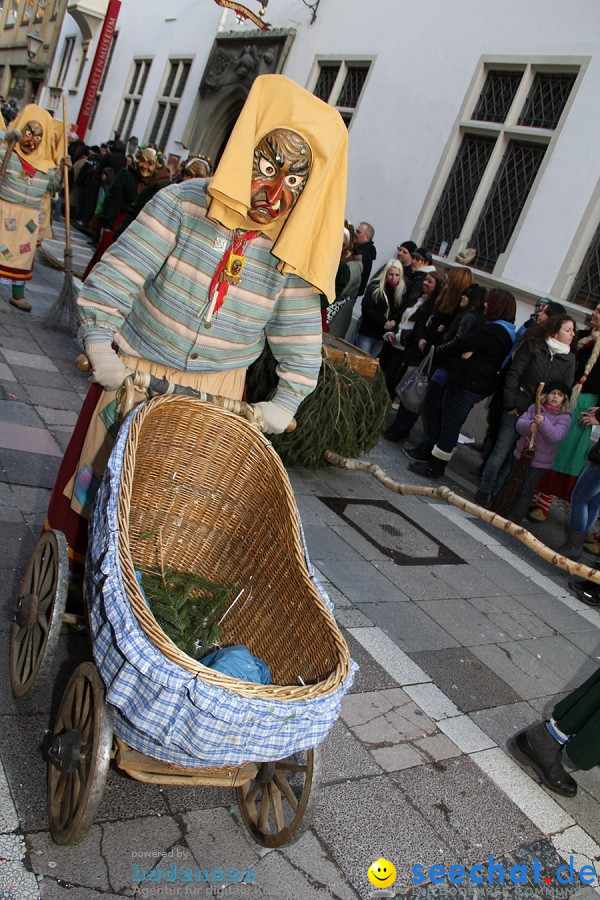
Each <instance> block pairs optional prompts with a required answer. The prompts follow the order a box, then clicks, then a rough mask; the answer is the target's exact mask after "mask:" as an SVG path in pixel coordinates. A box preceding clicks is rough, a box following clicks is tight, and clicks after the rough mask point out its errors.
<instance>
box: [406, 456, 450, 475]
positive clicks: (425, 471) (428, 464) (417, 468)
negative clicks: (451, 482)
mask: <svg viewBox="0 0 600 900" xmlns="http://www.w3.org/2000/svg"><path fill="white" fill-rule="evenodd" d="M408 468H409V471H410V472H414V473H415V475H424V476H425V478H441V477H442V475H443V474H444V469H445V468H446V466H445V464H444V465H443V467H440V466H437V465H436V464H435V463H434V462H433V461H432V460H426V461H425V462H413V463H411V464H410V466H409V467H408Z"/></svg>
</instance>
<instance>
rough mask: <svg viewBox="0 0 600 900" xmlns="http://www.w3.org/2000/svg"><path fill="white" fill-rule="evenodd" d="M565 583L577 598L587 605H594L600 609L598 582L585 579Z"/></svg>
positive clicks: (599, 587)
mask: <svg viewBox="0 0 600 900" xmlns="http://www.w3.org/2000/svg"><path fill="white" fill-rule="evenodd" d="M567 584H568V585H569V588H570V590H572V591H573V593H574V594H575V596H576V597H577V599H578V600H581V602H582V603H585V604H586V605H587V606H595V607H597V608H598V609H600V584H595V583H594V582H593V581H585V580H582V581H569V582H567Z"/></svg>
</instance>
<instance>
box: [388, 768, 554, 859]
mask: <svg viewBox="0 0 600 900" xmlns="http://www.w3.org/2000/svg"><path fill="white" fill-rule="evenodd" d="M391 778H392V780H393V781H394V783H395V784H397V785H398V787H399V788H400V789H401V790H402V792H403V793H404V794H405V795H406V797H407V799H408V800H409V802H410V803H411V804H412V805H414V806H415V808H417V809H419V810H420V811H421V813H422V815H423V817H424V818H425V819H426V820H427V821H428V823H429V825H430V826H431V828H432V829H433V830H434V831H435V832H436V834H438V835H439V836H440V838H441V839H442V840H443V842H444V843H445V844H447V845H448V846H449V847H452V849H453V850H454V851H455V852H456V854H457V857H456V861H459V860H460V862H461V864H463V865H469V866H470V865H473V864H474V863H477V862H481V861H482V860H487V857H488V854H490V853H494V852H496V851H497V848H499V847H502V848H503V849H504V850H505V851H509V850H516V849H518V848H519V847H521V846H523V845H524V844H529V843H533V841H535V840H537V839H538V838H540V837H541V835H540V832H539V831H538V830H537V828H535V826H534V825H532V823H531V822H530V821H529V819H528V818H527V817H526V816H525V815H524V814H523V813H522V812H521V810H519V809H518V808H517V807H516V806H515V805H514V803H512V801H511V800H509V799H508V798H507V797H506V796H505V795H504V794H503V793H502V791H500V790H499V789H498V788H497V787H496V786H495V785H494V784H493V783H492V782H491V781H489V779H487V778H485V777H484V776H482V772H481V770H480V769H479V768H478V767H477V766H476V765H475V764H474V763H473V762H472V761H471V760H470V759H468V758H466V757H462V758H460V759H450V760H447V761H446V762H444V763H441V764H439V765H437V766H420V767H419V768H418V769H410V770H408V771H405V772H401V773H397V774H394V775H392V776H391ZM482 798H485V802H481V800H482ZM417 861H418V862H423V864H424V865H426V866H427V867H429V865H432V864H433V863H436V862H443V860H440V859H439V854H438V855H436V856H426V855H425V854H424V853H422V854H421V855H420V858H419V860H415V862H417Z"/></svg>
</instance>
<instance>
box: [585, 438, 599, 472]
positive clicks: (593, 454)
mask: <svg viewBox="0 0 600 900" xmlns="http://www.w3.org/2000/svg"><path fill="white" fill-rule="evenodd" d="M587 461H588V462H589V463H592V465H594V466H600V441H596V443H595V444H594V446H593V447H590V450H589V453H588V455H587Z"/></svg>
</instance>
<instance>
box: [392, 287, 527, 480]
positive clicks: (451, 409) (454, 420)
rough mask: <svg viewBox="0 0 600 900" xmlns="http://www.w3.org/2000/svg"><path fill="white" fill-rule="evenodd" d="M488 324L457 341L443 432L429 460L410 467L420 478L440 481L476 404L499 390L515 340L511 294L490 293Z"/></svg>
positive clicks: (443, 412) (514, 308)
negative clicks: (498, 381)
mask: <svg viewBox="0 0 600 900" xmlns="http://www.w3.org/2000/svg"><path fill="white" fill-rule="evenodd" d="M484 312H485V317H486V319H487V322H486V324H485V325H483V326H482V327H481V328H477V329H475V331H472V332H471V333H470V334H468V335H466V337H464V338H462V339H461V340H460V341H458V343H457V345H456V347H455V356H454V357H453V358H452V359H451V360H449V363H448V381H447V388H446V392H445V393H444V399H443V400H442V409H441V417H440V429H439V433H438V435H437V438H436V442H435V445H434V447H433V449H432V451H431V454H430V456H429V459H427V460H424V461H423V462H414V463H411V464H410V466H409V469H410V470H411V472H416V473H417V474H418V475H426V476H427V477H430V478H439V477H440V476H441V475H443V474H444V472H445V470H446V464H447V462H448V460H449V459H451V457H452V454H453V453H454V449H455V447H456V445H457V443H458V438H459V435H460V429H461V428H462V426H463V424H464V421H465V419H466V418H467V416H468V415H469V413H470V412H471V410H472V409H473V407H474V406H475V404H476V403H479V401H480V400H483V399H484V397H488V396H489V395H490V394H491V393H493V391H494V390H495V388H496V385H497V380H498V375H499V373H500V371H501V370H502V366H503V365H504V362H505V360H506V358H507V356H508V354H509V353H510V351H511V348H512V345H513V341H514V337H515V326H514V321H515V315H516V312H517V304H516V301H515V298H514V296H513V294H511V293H510V291H502V290H493V291H490V292H489V294H488V296H487V299H486V301H485V306H484Z"/></svg>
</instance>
